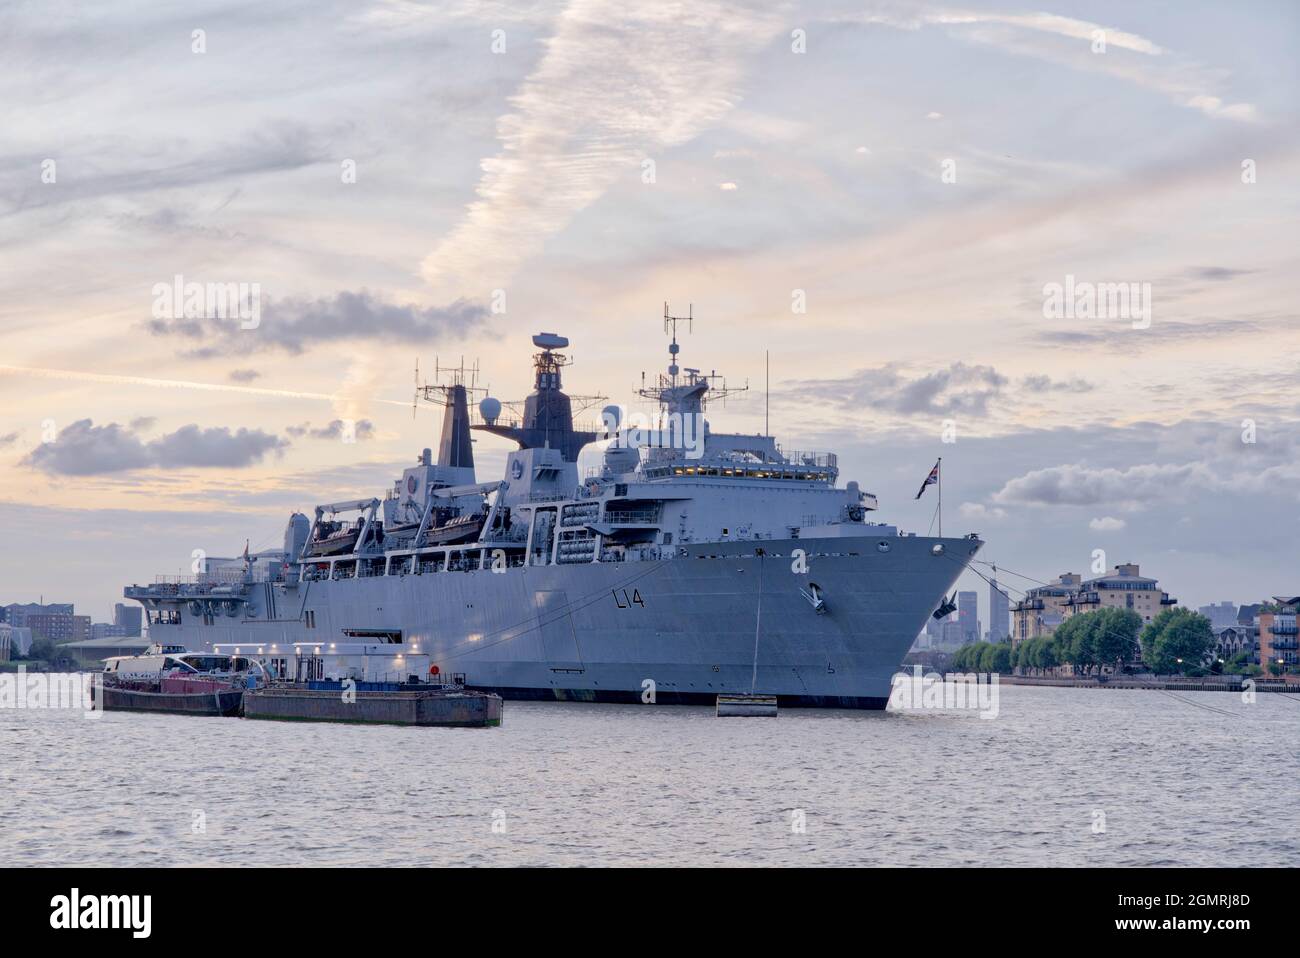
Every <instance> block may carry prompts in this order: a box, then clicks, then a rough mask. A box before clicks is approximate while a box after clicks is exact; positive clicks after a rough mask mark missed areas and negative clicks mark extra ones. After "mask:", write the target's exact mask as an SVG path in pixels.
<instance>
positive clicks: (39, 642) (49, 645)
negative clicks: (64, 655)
mask: <svg viewBox="0 0 1300 958" xmlns="http://www.w3.org/2000/svg"><path fill="white" fill-rule="evenodd" d="M56 654H57V646H55V644H54V642H53V640H52V639H49V638H47V637H46V636H45V635H43V634H42V633H40V632H33V633H32V645H31V648H29V649H28V650H27V655H26V656H25V658H28V659H39V660H43V661H46V662H48V661H50V660H51V659H53V658H54V656H55V655H56Z"/></svg>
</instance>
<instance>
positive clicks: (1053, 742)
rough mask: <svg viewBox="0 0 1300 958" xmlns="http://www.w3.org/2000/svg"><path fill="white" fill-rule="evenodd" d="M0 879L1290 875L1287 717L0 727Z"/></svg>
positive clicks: (1008, 710) (1167, 697) (1007, 689)
mask: <svg viewBox="0 0 1300 958" xmlns="http://www.w3.org/2000/svg"><path fill="white" fill-rule="evenodd" d="M0 864H3V865H54V864H62V865H105V864H107V865H245V864H246V865H253V864H259V865H277V866H285V865H300V864H309V865H636V864H648V865H696V866H699V865H927V866H933V865H981V866H990V865H1140V866H1152V865H1221V864H1223V865H1292V866H1294V865H1300V695H1278V694H1260V695H1259V696H1258V699H1257V701H1255V702H1254V703H1251V704H1247V703H1244V702H1242V701H1241V699H1240V697H1239V696H1237V695H1234V694H1225V693H1192V692H1185V693H1166V692H1159V691H1127V690H1126V691H1117V690H1094V689H1068V688H1031V687H1025V686H1005V685H1004V686H1002V687H1001V689H1000V700H999V709H998V715H997V717H996V718H993V719H982V718H980V717H979V716H978V715H977V714H976V713H975V712H971V711H958V710H948V711H911V712H892V711H891V712H887V713H866V712H847V711H820V710H796V709H789V710H785V711H783V712H782V713H781V714H780V716H778V717H777V718H775V719H770V718H728V719H719V718H716V717H715V716H714V715H713V711H712V710H711V709H707V708H691V707H683V706H635V705H627V706H622V705H583V704H560V703H545V704H544V703H523V702H507V703H506V704H505V723H504V725H503V727H502V728H500V729H481V730H456V729H419V728H398V727H357V726H341V725H318V724H281V723H274V722H252V721H247V720H242V719H221V718H189V717H184V716H175V717H173V716H153V715H144V714H129V713H108V714H106V715H101V716H100V717H99V718H97V719H93V720H88V719H86V718H85V717H83V715H82V714H81V713H79V712H74V711H53V710H41V711H36V710H32V711H28V710H5V711H0Z"/></svg>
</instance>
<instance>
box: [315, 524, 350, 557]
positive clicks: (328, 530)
mask: <svg viewBox="0 0 1300 958" xmlns="http://www.w3.org/2000/svg"><path fill="white" fill-rule="evenodd" d="M361 526H362V520H360V519H358V520H357V521H356V524H355V525H348V524H347V523H343V522H326V523H322V524H321V528H320V530H319V531H318V532H317V535H316V538H315V539H313V540H312V541H311V543H310V545H308V547H307V554H308V555H312V556H333V555H347V554H348V553H350V552H352V551H353V550H354V549H355V548H356V546H357V537H358V536H360V535H361Z"/></svg>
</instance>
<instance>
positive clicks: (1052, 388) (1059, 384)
mask: <svg viewBox="0 0 1300 958" xmlns="http://www.w3.org/2000/svg"><path fill="white" fill-rule="evenodd" d="M1020 387H1021V388H1022V389H1024V390H1026V391H1027V392H1031V393H1053V392H1058V393H1059V392H1064V393H1086V392H1091V391H1092V390H1093V389H1094V388H1095V387H1094V386H1093V384H1092V383H1090V382H1088V381H1086V380H1083V379H1079V378H1078V377H1074V378H1071V379H1063V380H1058V379H1052V377H1050V376H1039V375H1034V376H1026V377H1025V378H1024V379H1022V380H1020Z"/></svg>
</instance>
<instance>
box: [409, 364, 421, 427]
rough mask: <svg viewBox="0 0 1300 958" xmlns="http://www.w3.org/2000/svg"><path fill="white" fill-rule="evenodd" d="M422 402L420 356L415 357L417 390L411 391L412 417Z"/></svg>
mask: <svg viewBox="0 0 1300 958" xmlns="http://www.w3.org/2000/svg"><path fill="white" fill-rule="evenodd" d="M419 402H420V357H419V356H416V357H415V392H413V393H411V418H412V419H414V418H415V407H416V406H417V405H418V404H419Z"/></svg>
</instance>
